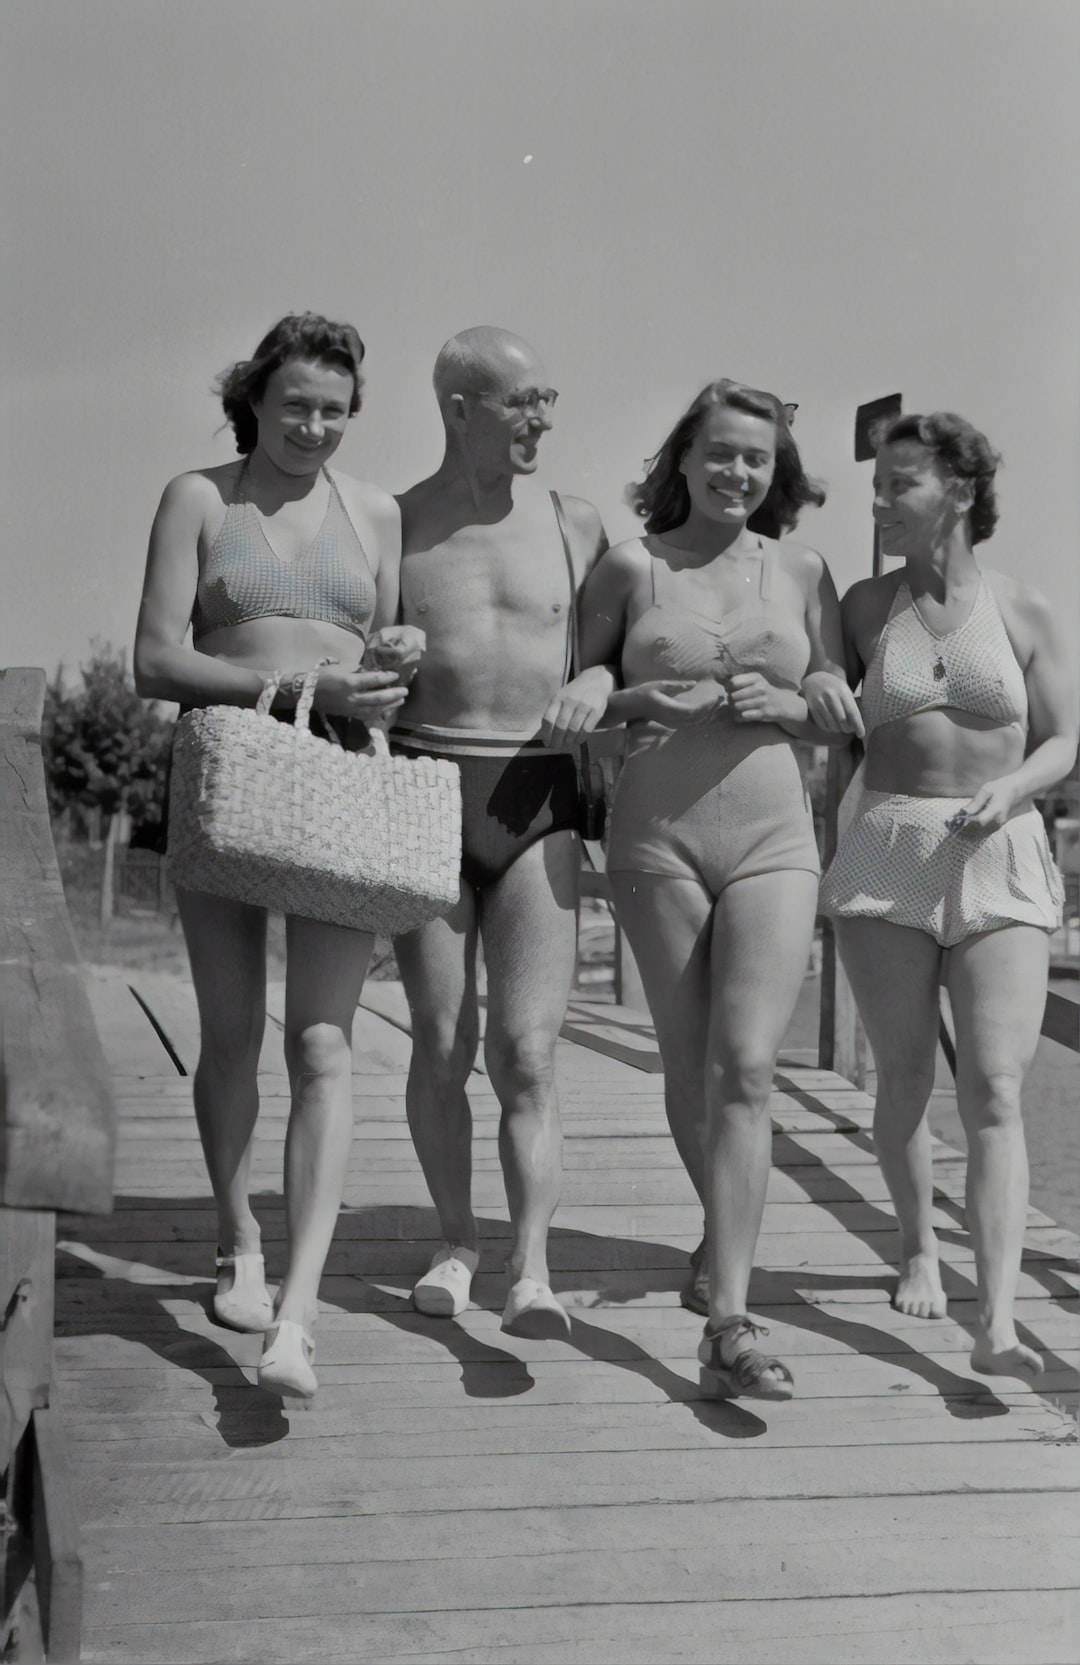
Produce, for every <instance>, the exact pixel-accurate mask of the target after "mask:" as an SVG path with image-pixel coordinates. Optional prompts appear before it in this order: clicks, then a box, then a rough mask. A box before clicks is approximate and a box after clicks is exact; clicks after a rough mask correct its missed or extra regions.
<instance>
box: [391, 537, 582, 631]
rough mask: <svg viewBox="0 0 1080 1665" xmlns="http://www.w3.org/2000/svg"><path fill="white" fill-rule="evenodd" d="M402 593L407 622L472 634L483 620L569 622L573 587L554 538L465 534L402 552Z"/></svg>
mask: <svg viewBox="0 0 1080 1665" xmlns="http://www.w3.org/2000/svg"><path fill="white" fill-rule="evenodd" d="M401 599H402V609H403V613H404V617H405V618H406V620H407V621H408V622H410V623H413V624H418V625H420V626H421V627H422V628H424V629H425V630H429V631H430V630H436V631H438V632H440V633H442V632H444V631H446V630H448V629H450V630H460V631H461V632H462V633H463V634H465V635H467V636H474V635H476V634H482V633H484V630H485V627H487V628H491V629H498V628H507V627H515V626H517V627H519V628H520V627H524V628H533V629H538V630H541V631H543V630H545V629H552V628H554V629H559V628H560V627H561V628H565V623H566V620H567V618H568V616H569V613H570V608H571V603H572V600H573V593H572V580H571V576H570V571H569V567H568V565H567V561H566V556H565V553H564V552H563V550H562V549H561V547H560V546H559V543H558V542H557V540H556V539H552V538H550V537H548V538H545V539H543V540H540V539H537V538H536V537H535V536H534V537H531V538H529V537H524V536H516V537H515V536H513V535H509V536H507V535H505V534H503V535H500V536H492V535H486V536H480V537H478V536H476V535H470V536H468V537H466V536H464V535H460V534H459V535H457V536H455V537H453V538H450V539H448V540H447V542H445V543H443V544H439V545H437V546H435V547H434V548H432V549H426V550H418V551H416V552H415V553H413V554H406V555H405V556H404V557H403V559H402V563H401Z"/></svg>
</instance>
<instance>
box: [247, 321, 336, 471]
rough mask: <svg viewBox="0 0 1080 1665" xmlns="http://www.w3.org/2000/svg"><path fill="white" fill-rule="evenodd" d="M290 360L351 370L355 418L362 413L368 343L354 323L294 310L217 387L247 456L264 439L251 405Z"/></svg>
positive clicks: (260, 396) (268, 332) (259, 397)
mask: <svg viewBox="0 0 1080 1665" xmlns="http://www.w3.org/2000/svg"><path fill="white" fill-rule="evenodd" d="M291 359H301V360H303V361H304V362H305V363H308V364H332V365H333V366H334V367H335V369H340V370H345V371H347V372H348V373H349V375H350V376H351V377H352V379H353V394H352V398H351V399H350V401H349V415H350V416H355V415H356V413H357V411H358V410H359V409H360V394H361V389H362V388H363V385H364V378H363V376H362V375H361V374H360V366H361V364H362V363H363V359H364V343H363V342H362V341H361V339H360V337H359V335H358V334H357V332H356V330H355V329H354V328H353V326H352V325H351V324H333V323H331V322H330V320H329V319H328V318H323V317H321V316H320V314H319V313H317V312H290V313H288V314H286V316H285V317H284V318H281V319H279V320H278V322H277V323H276V324H275V325H274V327H273V329H272V330H268V331H267V333H266V334H265V335H264V336H263V338H262V340H261V341H260V342H259V345H258V346H257V347H256V349H255V351H254V353H253V355H252V357H251V358H244V359H240V360H239V361H238V362H237V363H236V364H232V365H230V366H229V368H228V370H224V371H222V373H221V375H220V376H219V377H218V379H217V381H216V382H215V384H214V391H215V392H216V393H217V394H218V395H219V396H220V398H221V404H222V408H223V410H224V412H225V420H226V421H227V422H228V423H229V425H230V427H231V428H232V431H233V433H234V434H235V435H236V449H237V450H238V451H239V453H240V455H241V456H242V457H246V456H248V455H249V454H250V453H251V452H252V451H254V449H255V446H256V443H257V442H258V438H259V424H258V422H257V421H256V418H255V412H254V411H253V410H252V408H251V405H252V401H253V400H255V401H258V400H259V399H261V398H262V396H263V394H264V393H265V392H266V384H267V382H268V381H269V380H270V377H271V376H272V375H273V374H274V371H275V370H280V369H281V366H282V365H283V364H287V363H288V362H289V361H290V360H291Z"/></svg>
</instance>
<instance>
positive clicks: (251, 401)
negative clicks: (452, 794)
mask: <svg viewBox="0 0 1080 1665" xmlns="http://www.w3.org/2000/svg"><path fill="white" fill-rule="evenodd" d="M363 353H364V349H363V344H362V343H361V341H360V337H359V336H358V335H357V333H356V331H355V330H354V329H353V328H352V327H351V326H350V325H347V324H332V323H329V322H327V320H326V319H325V318H320V317H318V316H316V315H315V314H312V313H304V314H302V315H298V316H289V317H287V318H284V319H282V320H281V321H280V323H278V324H277V325H275V327H274V328H273V329H272V330H271V331H270V332H269V334H268V335H267V336H266V337H265V338H264V340H263V341H261V342H260V343H259V345H258V347H257V348H256V349H255V353H254V356H253V357H252V358H251V359H249V360H245V361H242V362H241V363H239V364H236V365H234V366H233V367H232V369H231V370H229V371H227V372H226V374H225V375H224V376H223V377H222V379H221V383H220V390H221V396H222V403H223V405H224V409H225V415H226V417H227V419H228V421H229V422H230V424H231V425H232V428H233V430H234V433H235V436H236V447H237V450H238V452H239V453H240V456H241V459H242V460H241V461H240V462H239V463H229V464H226V465H224V466H223V467H216V468H207V469H201V470H197V471H195V472H193V473H190V474H183V475H180V476H179V477H178V478H177V479H175V480H173V481H171V483H170V484H169V485H168V486H167V487H166V488H165V493H164V496H163V497H162V500H161V505H160V507H159V509H158V512H157V517H156V519H155V521H154V526H153V531H152V532H151V535H150V550H149V556H148V560H147V569H146V580H145V585H144V590H143V598H142V607H141V610H140V613H139V624H138V632H137V635H136V641H135V677H136V684H137V686H138V689H139V692H140V693H141V694H144V695H145V696H146V697H148V698H151V699H165V700H176V701H178V702H179V703H180V704H181V706H186V707H191V706H202V705H247V706H253V705H255V704H256V702H257V700H258V698H259V695H260V693H261V692H262V689H263V685H264V682H265V681H266V680H267V678H268V677H269V676H270V674H271V673H284V676H283V680H282V683H281V688H280V690H279V693H278V694H277V696H276V699H275V705H274V715H279V714H281V715H285V716H289V717H291V713H292V710H293V709H294V708H295V705H296V701H297V698H298V696H299V693H300V691H301V688H302V686H303V681H304V675H305V673H306V672H308V671H309V670H310V669H311V668H313V667H314V666H316V665H321V666H322V667H323V668H322V669H321V670H320V673H319V680H318V685H317V688H316V693H315V709H314V713H313V717H312V727H313V729H314V730H315V732H319V726H320V725H321V724H323V723H324V722H329V723H331V724H333V725H334V727H335V729H336V730H337V732H338V733H339V735H340V736H341V737H342V738H343V739H344V740H345V742H346V743H350V740H351V739H352V736H351V734H350V723H353V724H354V726H355V728H356V730H357V735H356V740H357V741H360V742H361V743H362V741H363V740H365V739H366V730H365V731H363V732H362V733H361V732H360V731H361V730H362V729H363V724H362V719H364V718H367V719H370V720H373V719H375V718H376V717H386V718H389V716H390V714H391V713H392V712H393V711H394V710H396V709H397V707H398V706H399V705H400V704H401V702H402V701H403V699H404V698H405V694H406V688H405V687H404V685H403V684H402V681H401V676H400V674H399V672H401V671H402V669H403V666H402V665H398V666H397V667H396V668H395V667H393V666H391V667H389V668H385V669H381V670H377V671H370V670H361V669H360V668H359V667H360V661H361V658H362V656H363V654H364V648H365V643H366V642H367V641H368V640H369V638H370V636H371V633H372V631H373V630H375V629H377V628H378V627H379V626H380V625H382V624H384V623H385V624H386V625H389V624H390V623H391V622H392V621H393V619H394V617H395V614H396V610H397V600H398V573H399V567H400V558H401V523H400V518H399V515H398V509H397V505H396V503H395V502H394V499H393V498H392V497H391V496H390V495H389V494H388V493H386V492H383V491H380V490H379V489H378V488H377V487H375V486H372V485H367V484H363V483H361V482H360V481H358V480H352V479H349V478H347V477H346V476H344V475H334V476H331V475H330V473H329V471H328V467H327V465H328V464H329V462H330V459H331V458H332V457H333V455H334V453H335V451H336V450H337V448H338V446H339V445H340V443H341V440H342V438H343V436H344V433H345V429H346V426H347V424H348V421H349V418H350V417H351V416H353V415H354V414H355V413H356V412H357V411H358V410H359V408H360V392H361V386H362V377H361V372H360V364H361V360H362V358H363ZM189 627H190V628H191V631H192V640H191V641H190V643H189V642H188V641H187V636H188V630H189ZM381 662H385V661H381ZM177 906H178V909H179V913H180V919H181V922H182V925H183V929H184V934H185V938H186V940H187V946H188V953H189V957H190V960H191V970H192V977H193V980H194V984H195V993H196V997H197V1000H198V1007H199V1020H200V1030H201V1050H200V1054H199V1063H198V1068H197V1070H196V1073H195V1080H194V1098H195V1113H196V1118H197V1120H198V1125H199V1133H200V1137H201V1139H202V1145H203V1151H204V1154H205V1156H206V1164H207V1168H208V1170H209V1175H210V1182H211V1185H212V1187H213V1191H214V1200H215V1203H216V1205H217V1214H218V1232H219V1237H218V1265H217V1285H216V1290H215V1294H214V1300H213V1311H214V1315H215V1317H216V1318H217V1320H218V1321H219V1322H220V1323H222V1324H226V1325H228V1326H230V1327H231V1328H233V1329H239V1330H247V1331H264V1332H266V1341H265V1345H264V1348H263V1353H262V1359H261V1362H260V1365H259V1384H260V1386H262V1387H265V1388H267V1389H269V1390H272V1391H276V1392H279V1393H287V1394H294V1395H299V1396H302V1397H310V1395H311V1394H313V1393H314V1392H315V1386H316V1383H315V1375H314V1372H313V1370H312V1364H311V1361H312V1356H313V1352H314V1347H313V1342H312V1339H311V1330H312V1326H313V1323H314V1320H315V1316H316V1311H317V1298H318V1287H319V1280H320V1278H321V1276H322V1270H323V1266H324V1264H325V1261H326V1256H327V1254H328V1252H329V1248H330V1241H331V1237H332V1234H333V1230H334V1224H335V1221H336V1218H337V1213H338V1209H339V1206H340V1203H341V1196H342V1188H343V1184H344V1176H345V1166H346V1161H347V1157H348V1150H349V1144H350V1141H351V1137H352V1061H351V1029H352V1020H353V1014H354V1012H355V1010H356V1006H357V1002H358V1000H359V996H360V991H361V988H362V986H363V981H364V976H365V973H366V971H367V966H368V961H369V959H370V956H371V948H372V938H371V937H370V936H369V935H367V934H366V933H362V932H358V931H351V930H346V929H345V928H343V927H340V926H335V925H327V924H321V923H318V922H316V921H314V920H310V919H300V918H289V919H287V921H286V952H287V970H286V991H285V1057H286V1065H287V1068H288V1071H289V1077H290V1083H291V1088H292V1106H291V1110H290V1115H289V1129H288V1136H287V1140H286V1147H285V1201H286V1217H287V1225H288V1238H289V1242H288V1263H287V1266H286V1269H285V1275H284V1277H283V1279H282V1281H281V1285H280V1288H279V1289H278V1292H277V1298H276V1301H272V1300H271V1296H270V1293H269V1291H268V1289H267V1287H266V1279H265V1262H264V1259H263V1255H262V1251H261V1242H260V1233H259V1225H258V1221H257V1220H256V1219H255V1216H254V1214H253V1213H252V1210H251V1204H250V1201H249V1198H248V1181H249V1174H250V1168H251V1158H252V1149H253V1142H254V1135H255V1123H256V1119H257V1116H258V1109H259V1095H258V1087H257V1070H258V1062H259V1051H260V1046H261V1042H262V1036H263V1028H264V1025H265V1018H266V912H265V910H264V909H262V908H256V907H252V906H250V905H248V904H246V903H240V902H233V901H229V900H226V899H224V898H222V897H218V896H209V895H205V894H203V893H197V892H194V891H187V890H178V891H177Z"/></svg>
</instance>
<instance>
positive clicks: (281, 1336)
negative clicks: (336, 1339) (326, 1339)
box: [259, 1318, 319, 1399]
mask: <svg viewBox="0 0 1080 1665" xmlns="http://www.w3.org/2000/svg"><path fill="white" fill-rule="evenodd" d="M314 1357H315V1343H314V1342H313V1341H312V1339H311V1337H310V1336H309V1335H308V1332H307V1331H306V1330H305V1328H304V1326H303V1325H302V1324H296V1323H294V1322H293V1320H292V1319H291V1318H279V1319H278V1320H277V1322H276V1323H275V1324H274V1325H273V1328H272V1329H270V1330H269V1331H268V1332H267V1336H266V1344H265V1346H264V1347H263V1352H262V1358H261V1359H260V1360H259V1386H260V1387H261V1388H265V1389H266V1391H267V1393H283V1394H286V1395H288V1396H289V1397H290V1398H292V1399H311V1398H312V1397H313V1396H314V1393H315V1389H316V1388H317V1387H318V1385H319V1384H318V1382H317V1381H316V1380H315V1372H314V1370H312V1368H311V1361H312V1359H313V1358H314Z"/></svg>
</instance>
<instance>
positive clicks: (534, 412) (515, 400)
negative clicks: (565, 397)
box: [473, 387, 559, 416]
mask: <svg viewBox="0 0 1080 1665" xmlns="http://www.w3.org/2000/svg"><path fill="white" fill-rule="evenodd" d="M473 397H474V398H475V399H481V400H483V399H491V400H494V401H495V403H496V404H499V405H502V406H503V408H504V409H505V410H513V411H522V412H526V413H527V414H528V415H529V416H539V414H540V410H541V407H542V408H543V409H544V410H546V411H548V410H550V409H551V408H552V406H553V405H554V403H555V401H556V399H557V398H558V397H559V395H558V393H557V392H556V391H555V389H554V388H553V387H545V388H539V387H524V388H522V389H520V391H519V392H517V393H508V394H506V395H505V396H504V395H503V394H501V393H475V394H474V395H473Z"/></svg>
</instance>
